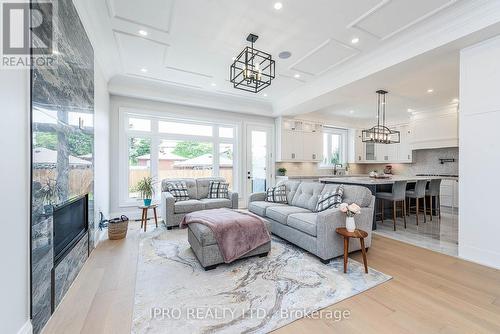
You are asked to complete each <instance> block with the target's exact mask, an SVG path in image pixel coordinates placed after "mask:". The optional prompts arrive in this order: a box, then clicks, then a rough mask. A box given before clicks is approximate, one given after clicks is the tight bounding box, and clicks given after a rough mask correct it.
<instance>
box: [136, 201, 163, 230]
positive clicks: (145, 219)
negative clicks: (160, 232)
mask: <svg viewBox="0 0 500 334" xmlns="http://www.w3.org/2000/svg"><path fill="white" fill-rule="evenodd" d="M157 207H158V204H151V205H139V209H142V218H141V228H142V226H143V225H144V232H146V226H147V223H148V210H149V209H153V213H154V217H155V223H156V227H158V217H157V216H156V208H157Z"/></svg>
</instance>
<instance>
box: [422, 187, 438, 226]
mask: <svg viewBox="0 0 500 334" xmlns="http://www.w3.org/2000/svg"><path fill="white" fill-rule="evenodd" d="M425 197H429V212H430V216H431V221H432V214H433V210H432V200H433V199H434V201H435V202H434V203H435V204H436V212H437V213H438V214H439V219H441V179H432V180H431V182H430V183H429V189H427V190H426V191H425ZM426 214H427V213H426Z"/></svg>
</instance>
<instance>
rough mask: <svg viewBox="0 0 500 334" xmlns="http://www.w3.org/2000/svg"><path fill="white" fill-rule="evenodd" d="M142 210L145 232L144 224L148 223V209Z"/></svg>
mask: <svg viewBox="0 0 500 334" xmlns="http://www.w3.org/2000/svg"><path fill="white" fill-rule="evenodd" d="M143 210H144V232H146V226H147V225H148V209H147V208H145V209H143Z"/></svg>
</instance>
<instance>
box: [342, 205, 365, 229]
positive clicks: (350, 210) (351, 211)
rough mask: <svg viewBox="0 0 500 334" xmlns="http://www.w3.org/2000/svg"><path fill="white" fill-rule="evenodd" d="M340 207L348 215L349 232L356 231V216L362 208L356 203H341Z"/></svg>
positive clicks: (346, 224)
mask: <svg viewBox="0 0 500 334" xmlns="http://www.w3.org/2000/svg"><path fill="white" fill-rule="evenodd" d="M339 209H340V211H341V212H343V213H345V215H346V219H345V228H346V229H347V231H348V232H354V231H355V230H356V222H355V221H354V216H355V215H357V214H358V213H360V212H361V208H360V207H359V205H357V204H356V203H351V204H347V203H342V204H340V206H339Z"/></svg>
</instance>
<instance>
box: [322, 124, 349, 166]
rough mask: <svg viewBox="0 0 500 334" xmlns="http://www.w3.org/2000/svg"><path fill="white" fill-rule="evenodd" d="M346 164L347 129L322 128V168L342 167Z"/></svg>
mask: <svg viewBox="0 0 500 334" xmlns="http://www.w3.org/2000/svg"><path fill="white" fill-rule="evenodd" d="M346 162H347V129H340V128H333V127H326V126H325V127H324V129H323V163H322V164H321V166H323V167H331V166H334V165H344V164H345V163H346Z"/></svg>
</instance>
